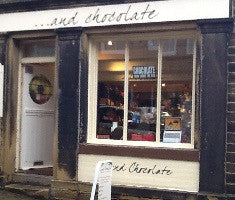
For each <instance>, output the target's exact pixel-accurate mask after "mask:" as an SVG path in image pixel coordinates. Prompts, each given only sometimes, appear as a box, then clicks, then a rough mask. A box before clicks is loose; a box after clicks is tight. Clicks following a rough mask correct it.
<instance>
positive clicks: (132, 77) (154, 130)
mask: <svg viewBox="0 0 235 200" xmlns="http://www.w3.org/2000/svg"><path fill="white" fill-rule="evenodd" d="M159 45H160V41H158V40H138V41H130V42H128V45H127V46H128V47H127V48H128V52H129V61H128V71H129V76H128V131H127V139H128V140H132V141H152V142H154V141H156V135H157V134H160V142H180V143H190V142H191V118H192V117H191V114H192V73H193V40H192V39H188V38H186V39H168V40H161V52H160V53H161V56H160V59H162V62H161V63H162V65H161V69H160V66H159V64H158V61H159V60H158V59H159V54H160V53H159ZM158 70H161V72H160V77H159V72H158ZM159 78H160V80H161V81H160V82H161V87H158V82H159V80H158V79H159ZM124 79H125V43H124V42H120V41H107V42H100V43H99V53H98V103H97V106H98V112H97V138H101V139H114V140H122V139H123V115H124V95H125V94H124V84H125V82H124ZM158 90H161V91H160V92H159V91H158ZM158 96H160V98H159V97H158ZM157 99H158V100H157ZM159 99H160V100H159ZM157 101H160V105H161V111H160V115H159V114H157ZM157 116H160V120H158V119H157ZM159 123H160V124H159ZM159 129H160V130H159ZM168 133H169V134H170V135H169V137H178V136H177V134H178V135H179V138H178V139H176V138H173V139H169V138H168V139H167V138H166V135H167V134H168ZM164 135H165V136H164ZM174 135H175V136H174Z"/></svg>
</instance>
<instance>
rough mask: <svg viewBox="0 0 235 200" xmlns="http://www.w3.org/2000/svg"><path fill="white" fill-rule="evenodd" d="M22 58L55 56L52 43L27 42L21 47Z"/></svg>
mask: <svg viewBox="0 0 235 200" xmlns="http://www.w3.org/2000/svg"><path fill="white" fill-rule="evenodd" d="M22 49H23V57H50V56H55V43H54V41H41V42H28V43H26V44H24V45H23V48H22Z"/></svg>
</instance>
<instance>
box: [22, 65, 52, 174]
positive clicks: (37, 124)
mask: <svg viewBox="0 0 235 200" xmlns="http://www.w3.org/2000/svg"><path fill="white" fill-rule="evenodd" d="M54 74H55V63H54V62H37V63H26V64H22V90H21V91H22V94H21V95H22V104H21V105H22V106H21V109H22V110H21V133H20V160H19V161H20V162H19V163H20V165H19V168H20V170H24V171H29V172H32V173H36V174H43V175H51V174H52V167H53V140H54V127H55V119H54V118H55V97H54V96H55V95H54V94H55V87H54Z"/></svg>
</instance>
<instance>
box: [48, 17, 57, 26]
mask: <svg viewBox="0 0 235 200" xmlns="http://www.w3.org/2000/svg"><path fill="white" fill-rule="evenodd" d="M56 25H57V18H54V19H53V20H52V22H51V24H50V26H56Z"/></svg>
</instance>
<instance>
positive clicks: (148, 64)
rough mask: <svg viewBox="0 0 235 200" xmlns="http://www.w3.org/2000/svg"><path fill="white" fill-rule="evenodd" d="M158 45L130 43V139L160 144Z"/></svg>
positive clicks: (153, 41) (153, 42) (151, 42)
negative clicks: (158, 135)
mask: <svg viewBox="0 0 235 200" xmlns="http://www.w3.org/2000/svg"><path fill="white" fill-rule="evenodd" d="M157 49H158V48H157V42H156V41H155V40H149V41H148V40H143V41H134V42H129V54H130V55H129V56H130V60H129V71H130V74H131V76H130V77H129V95H128V110H129V113H131V115H132V118H129V119H128V140H135V141H156V115H157V110H156V98H157V58H158V55H157Z"/></svg>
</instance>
